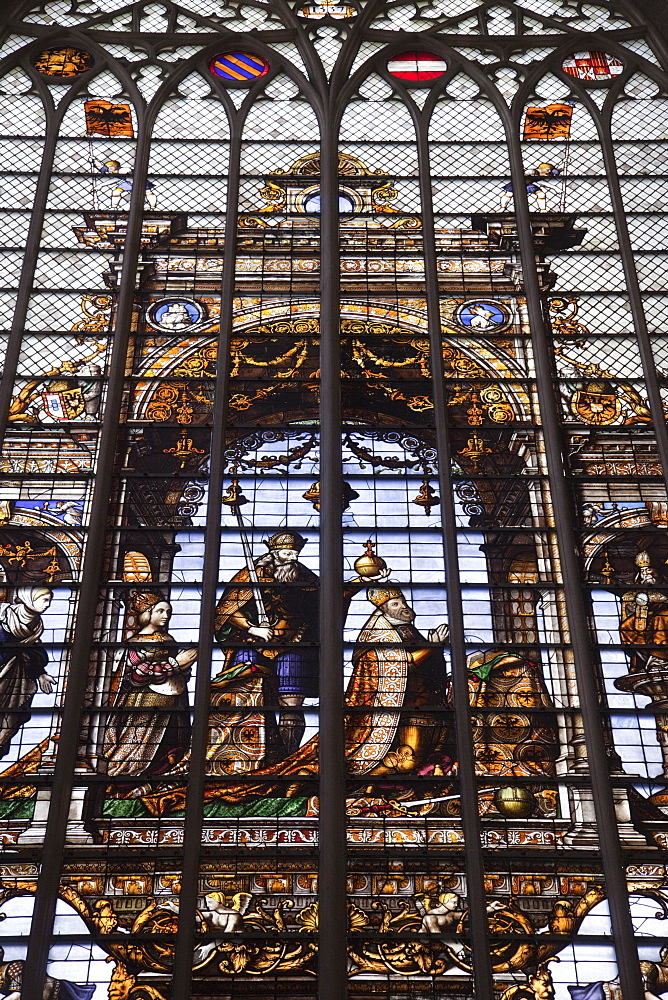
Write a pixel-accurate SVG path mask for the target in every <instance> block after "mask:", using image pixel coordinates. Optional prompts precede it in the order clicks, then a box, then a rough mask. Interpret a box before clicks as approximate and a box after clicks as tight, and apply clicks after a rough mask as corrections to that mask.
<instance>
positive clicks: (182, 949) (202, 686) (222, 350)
mask: <svg viewBox="0 0 668 1000" xmlns="http://www.w3.org/2000/svg"><path fill="white" fill-rule="evenodd" d="M235 126H236V127H235ZM232 127H233V133H232V138H231V141H230V160H229V172H228V184H227V218H226V224H225V250H224V255H223V275H222V280H221V286H220V328H219V332H218V354H217V362H216V389H215V395H214V402H213V414H212V419H213V430H212V434H211V451H210V455H211V458H210V462H209V470H210V471H209V495H208V498H207V510H206V531H205V535H204V565H203V575H202V609H201V612H200V626H199V642H198V655H197V676H196V683H195V712H194V719H193V729H192V743H191V751H190V764H189V768H188V791H187V795H186V819H185V824H184V831H183V871H182V880H181V885H182V888H181V894H180V897H179V929H178V936H177V939H176V948H175V952H174V972H173V980H172V992H171V996H172V1000H190V995H191V993H190V981H191V978H192V958H193V949H194V943H195V913H196V910H197V896H198V892H199V889H198V886H199V865H200V844H201V840H202V818H203V817H202V810H203V804H204V783H205V780H206V749H207V740H208V730H209V711H210V708H209V696H210V694H209V693H210V688H211V654H212V644H213V630H214V616H215V609H216V590H217V587H218V577H219V567H220V540H221V528H220V521H221V497H222V488H223V477H224V475H225V434H226V429H227V401H228V396H229V382H230V337H231V335H232V320H233V312H234V281H235V265H236V249H237V203H238V201H239V159H240V152H241V126H240V124H239V122H238V121H235V122H234V123H233V126H232Z"/></svg>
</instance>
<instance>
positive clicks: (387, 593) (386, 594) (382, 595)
mask: <svg viewBox="0 0 668 1000" xmlns="http://www.w3.org/2000/svg"><path fill="white" fill-rule="evenodd" d="M366 596H367V600H368V601H371V603H372V604H375V605H376V607H377V608H379V607H380V606H381V605H382V604H385V601H391V600H392V598H393V597H403V596H404V594H403V591H402V590H400V589H399V587H368V588H367V592H366Z"/></svg>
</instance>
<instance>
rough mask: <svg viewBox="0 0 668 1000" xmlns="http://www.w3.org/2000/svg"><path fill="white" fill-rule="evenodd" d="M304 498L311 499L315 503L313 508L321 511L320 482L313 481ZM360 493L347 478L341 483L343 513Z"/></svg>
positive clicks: (303, 494)
mask: <svg viewBox="0 0 668 1000" xmlns="http://www.w3.org/2000/svg"><path fill="white" fill-rule="evenodd" d="M302 496H303V498H304V500H310V502H311V503H312V504H313V509H314V510H317V511H318V512H320V483H319V482H315V483H311V485H310V486H309V488H308V489H307V491H306V493H302ZM358 497H359V493H357V491H356V490H354V489H353V488H352V486H351V485H350V483H349V482H347V481H346V480H345V479H344V480H343V483H342V484H341V513H343V512H344V511H345V510H347V509H348V507H350V505H351V503H352V502H353V500H357V498H358Z"/></svg>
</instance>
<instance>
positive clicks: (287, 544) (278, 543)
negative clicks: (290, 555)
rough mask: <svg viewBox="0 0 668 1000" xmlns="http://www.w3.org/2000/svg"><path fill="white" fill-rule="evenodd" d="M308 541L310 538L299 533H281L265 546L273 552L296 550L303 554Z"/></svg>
mask: <svg viewBox="0 0 668 1000" xmlns="http://www.w3.org/2000/svg"><path fill="white" fill-rule="evenodd" d="M307 541H308V538H304V537H303V536H302V535H300V534H299V532H298V531H279V532H278V534H276V535H272V536H271V538H269V539H268V540H267V541H266V542H265V543H264V544H265V545H266V546H267V548H268V549H270V550H271V551H272V552H273V551H274V550H275V549H295V550H296V551H297V552H301V550H302V549H303V548H304V546H305V545H306V543H307Z"/></svg>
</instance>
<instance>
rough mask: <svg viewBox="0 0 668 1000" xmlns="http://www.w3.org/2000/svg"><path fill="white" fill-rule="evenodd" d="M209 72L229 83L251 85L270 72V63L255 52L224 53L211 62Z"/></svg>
mask: <svg viewBox="0 0 668 1000" xmlns="http://www.w3.org/2000/svg"><path fill="white" fill-rule="evenodd" d="M209 70H210V71H211V72H212V73H213V75H214V76H219V77H220V78H221V80H226V81H227V82H228V83H251V82H252V81H253V80H255V79H257V77H259V76H264V75H265V74H266V73H268V72H269V63H268V62H267V60H266V59H263V58H262V56H258V55H255V53H254V52H224V53H222V54H221V55H219V56H216V57H215V58H214V59H212V60H211V62H210V63H209Z"/></svg>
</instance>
